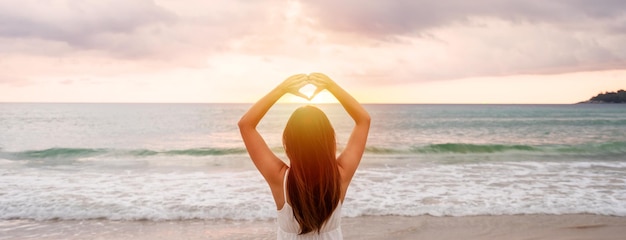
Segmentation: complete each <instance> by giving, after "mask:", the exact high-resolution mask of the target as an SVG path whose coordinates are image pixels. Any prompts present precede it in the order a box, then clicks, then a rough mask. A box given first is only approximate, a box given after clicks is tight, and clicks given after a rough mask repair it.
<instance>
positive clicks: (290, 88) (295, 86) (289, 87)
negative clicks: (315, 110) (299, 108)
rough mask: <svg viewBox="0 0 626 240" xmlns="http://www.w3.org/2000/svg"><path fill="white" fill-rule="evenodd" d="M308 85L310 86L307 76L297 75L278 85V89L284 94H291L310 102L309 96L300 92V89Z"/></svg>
mask: <svg viewBox="0 0 626 240" xmlns="http://www.w3.org/2000/svg"><path fill="white" fill-rule="evenodd" d="M307 84H309V79H308V76H307V75H306V74H296V75H293V76H291V77H288V78H287V79H285V81H283V82H282V83H281V84H280V85H278V88H279V89H280V90H281V91H283V93H284V94H285V93H291V94H293V95H296V96H298V97H301V98H304V99H307V100H310V99H309V97H308V96H306V95H304V94H303V93H301V92H300V88H302V87H304V85H307Z"/></svg>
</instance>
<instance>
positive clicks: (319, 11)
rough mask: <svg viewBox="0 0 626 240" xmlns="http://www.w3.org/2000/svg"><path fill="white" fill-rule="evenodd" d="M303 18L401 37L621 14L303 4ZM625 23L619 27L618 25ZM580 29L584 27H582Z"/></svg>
mask: <svg viewBox="0 0 626 240" xmlns="http://www.w3.org/2000/svg"><path fill="white" fill-rule="evenodd" d="M302 2H303V3H304V4H305V6H306V8H305V11H306V12H307V14H310V15H311V16H313V17H314V18H316V19H317V20H319V21H320V23H321V24H322V25H323V26H324V27H325V28H328V29H332V30H335V31H349V32H356V33H360V34H363V35H368V36H378V37H381V36H386V35H403V34H410V33H416V32H421V31H425V30H429V29H432V28H440V27H445V26H449V25H451V24H455V23H469V22H471V19H472V18H473V17H483V18H496V19H501V20H505V21H511V22H543V23H549V24H556V25H566V26H569V27H574V28H576V26H577V25H578V23H580V22H581V21H583V22H584V21H586V20H587V19H596V20H602V21H603V23H602V24H606V23H607V22H610V21H611V20H614V19H616V18H620V17H623V16H624V14H626V2H625V1H621V0H598V1H584V0H554V1H543V0H526V1H520V0H474V1H456V0H439V1H429V0H394V1H366V2H364V1H359V0H345V1H333V0H318V1H317V0H316V1H313V0H304V1H302ZM623 23H624V22H622V24H623ZM582 26H584V25H582Z"/></svg>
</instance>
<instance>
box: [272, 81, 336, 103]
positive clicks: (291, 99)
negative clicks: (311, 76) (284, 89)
mask: <svg viewBox="0 0 626 240" xmlns="http://www.w3.org/2000/svg"><path fill="white" fill-rule="evenodd" d="M315 89H316V87H315V86H313V85H312V84H308V85H305V86H304V87H302V88H301V89H300V92H301V93H302V94H304V95H306V96H307V97H311V95H313V93H314V92H315ZM284 102H288V103H336V102H338V101H337V99H336V98H335V96H333V95H332V94H330V92H328V91H326V90H324V91H321V92H319V93H318V94H317V95H315V96H314V97H313V99H311V100H308V99H305V98H302V97H299V96H296V95H292V94H290V95H286V96H285V99H284Z"/></svg>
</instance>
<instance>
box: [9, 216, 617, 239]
mask: <svg viewBox="0 0 626 240" xmlns="http://www.w3.org/2000/svg"><path fill="white" fill-rule="evenodd" d="M342 228H343V234H344V238H345V239H439V240H442V239H509V240H515V239H556V240H559V239H590V240H591V239H594V240H602V239H607V240H609V239H616V240H617V239H624V236H626V217H611V216H598V215H584V214H583V215H512V216H510V215H508V216H472V217H432V216H418V217H400V216H382V217H378V216H377V217H356V218H343V219H342ZM275 238H276V224H275V222H274V220H268V221H227V220H224V221H200V220H194V221H191V220H190V221H162V222H159V221H108V220H88V221H31V220H4V221H0V239H103V240H107V239H132V240H148V239H190V240H194V239H275Z"/></svg>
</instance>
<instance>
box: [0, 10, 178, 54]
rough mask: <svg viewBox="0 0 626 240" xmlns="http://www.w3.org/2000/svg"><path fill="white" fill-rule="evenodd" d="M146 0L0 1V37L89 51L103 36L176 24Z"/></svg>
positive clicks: (163, 11)
mask: <svg viewBox="0 0 626 240" xmlns="http://www.w3.org/2000/svg"><path fill="white" fill-rule="evenodd" d="M175 18H176V17H175V16H174V15H173V14H171V13H169V12H168V11H166V10H164V9H162V8H159V7H158V6H156V5H154V3H152V1H147V0H133V1H123V0H98V1H90V0H87V1H84V0H68V1H59V0H56V1H36V0H23V1H20V3H19V7H16V6H15V3H14V2H13V1H0V36H2V37H11V38H39V39H49V40H55V41H62V42H66V43H68V44H69V45H72V46H79V47H89V46H90V44H91V43H92V41H93V38H94V36H97V35H99V34H102V33H132V32H133V31H135V30H136V29H138V28H141V27H142V26H146V25H153V24H156V23H168V22H172V21H174V20H175Z"/></svg>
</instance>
